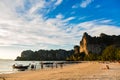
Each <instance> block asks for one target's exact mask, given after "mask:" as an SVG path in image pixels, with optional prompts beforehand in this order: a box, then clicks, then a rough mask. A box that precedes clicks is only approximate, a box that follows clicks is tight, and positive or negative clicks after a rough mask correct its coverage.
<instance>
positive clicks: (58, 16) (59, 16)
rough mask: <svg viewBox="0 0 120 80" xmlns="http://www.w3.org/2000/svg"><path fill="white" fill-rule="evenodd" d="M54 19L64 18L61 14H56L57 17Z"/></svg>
mask: <svg viewBox="0 0 120 80" xmlns="http://www.w3.org/2000/svg"><path fill="white" fill-rule="evenodd" d="M56 18H58V19H62V18H64V16H63V15H62V14H58V15H57V16H56Z"/></svg>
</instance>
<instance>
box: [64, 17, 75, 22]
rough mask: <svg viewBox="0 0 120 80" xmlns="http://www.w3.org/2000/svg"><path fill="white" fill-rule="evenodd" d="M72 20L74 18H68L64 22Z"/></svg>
mask: <svg viewBox="0 0 120 80" xmlns="http://www.w3.org/2000/svg"><path fill="white" fill-rule="evenodd" d="M73 19H75V17H69V18H67V19H65V20H64V22H68V21H70V20H73Z"/></svg>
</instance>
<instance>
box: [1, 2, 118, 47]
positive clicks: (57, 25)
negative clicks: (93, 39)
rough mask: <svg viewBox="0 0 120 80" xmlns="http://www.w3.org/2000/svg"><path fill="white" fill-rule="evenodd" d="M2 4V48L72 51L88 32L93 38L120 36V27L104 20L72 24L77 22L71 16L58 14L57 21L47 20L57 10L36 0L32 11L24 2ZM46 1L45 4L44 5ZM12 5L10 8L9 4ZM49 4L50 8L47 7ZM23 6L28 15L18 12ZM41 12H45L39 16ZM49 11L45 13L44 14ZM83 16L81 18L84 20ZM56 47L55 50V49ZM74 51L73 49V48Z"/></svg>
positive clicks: (53, 19) (32, 5) (54, 19)
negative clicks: (102, 35) (52, 11)
mask: <svg viewBox="0 0 120 80" xmlns="http://www.w3.org/2000/svg"><path fill="white" fill-rule="evenodd" d="M9 1H10V2H7V0H2V1H0V10H1V12H0V46H9V47H13V46H16V47H25V48H31V49H32V48H36V49H39V48H45V49H50V48H53V46H54V48H56V47H55V46H60V47H59V48H65V49H68V48H70V45H71V46H72V45H75V44H79V41H80V39H81V37H82V34H83V33H84V32H88V33H89V34H91V35H99V34H100V33H103V32H104V33H107V34H119V32H120V28H118V27H117V26H113V25H108V23H111V22H112V20H108V19H100V20H92V21H85V22H80V23H69V21H71V20H73V19H76V17H74V16H71V17H67V18H64V16H65V15H63V14H58V15H56V17H55V18H47V19H44V17H45V16H44V14H45V12H46V11H47V9H48V10H51V9H53V8H47V7H48V6H49V5H50V4H52V3H51V2H50V3H49V4H48V3H47V2H45V1H44V0H35V1H36V3H32V2H31V5H30V8H29V9H28V10H25V9H24V5H25V3H24V0H15V1H14V2H13V1H12V0H9ZM41 1H43V2H41ZM8 3H9V4H10V5H8ZM43 4H47V5H48V6H47V7H46V6H44V5H43ZM18 6H19V7H21V8H20V9H21V10H23V11H24V10H25V13H24V14H22V15H19V13H18V12H17V11H16V9H19V8H18ZM39 10H41V11H43V12H39V13H37V12H38V11H39ZM44 11H45V12H44ZM84 18H85V17H81V18H80V19H84ZM51 46H52V47H51ZM71 48H72V47H71Z"/></svg>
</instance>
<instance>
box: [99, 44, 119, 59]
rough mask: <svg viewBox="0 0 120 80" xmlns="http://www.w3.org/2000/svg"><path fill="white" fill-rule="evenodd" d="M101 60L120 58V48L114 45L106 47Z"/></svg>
mask: <svg viewBox="0 0 120 80" xmlns="http://www.w3.org/2000/svg"><path fill="white" fill-rule="evenodd" d="M101 60H104V61H106V60H108V61H111V60H120V48H117V47H116V46H113V45H111V46H108V47H106V48H105V49H104V51H103V53H102V56H101Z"/></svg>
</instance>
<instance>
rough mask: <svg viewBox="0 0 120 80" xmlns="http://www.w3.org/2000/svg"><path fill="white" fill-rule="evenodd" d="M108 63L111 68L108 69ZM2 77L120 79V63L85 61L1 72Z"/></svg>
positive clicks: (8, 79)
mask: <svg viewBox="0 0 120 80" xmlns="http://www.w3.org/2000/svg"><path fill="white" fill-rule="evenodd" d="M106 65H108V66H109V68H110V69H106ZM0 77H1V78H0V80H120V63H99V62H83V63H79V64H71V65H68V66H63V68H60V67H59V68H53V69H51V68H48V69H42V70H41V69H40V70H35V71H23V72H18V73H12V74H1V75H0ZM3 77H4V78H5V79H2V78H3Z"/></svg>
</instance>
